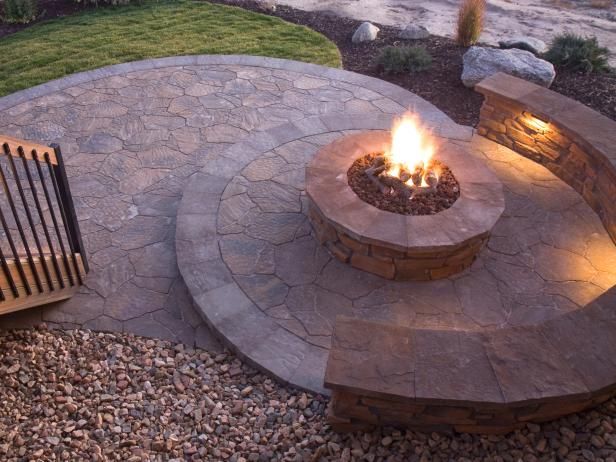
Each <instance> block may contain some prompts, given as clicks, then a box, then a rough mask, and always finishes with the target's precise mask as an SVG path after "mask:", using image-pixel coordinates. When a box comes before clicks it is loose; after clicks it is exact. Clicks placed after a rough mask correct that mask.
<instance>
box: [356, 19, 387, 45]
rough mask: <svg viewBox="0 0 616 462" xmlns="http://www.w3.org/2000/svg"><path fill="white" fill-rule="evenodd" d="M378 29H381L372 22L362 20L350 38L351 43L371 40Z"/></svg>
mask: <svg viewBox="0 0 616 462" xmlns="http://www.w3.org/2000/svg"><path fill="white" fill-rule="evenodd" d="M380 30H381V29H379V28H378V27H376V26H375V25H374V24H372V23H369V22H364V23H362V24H361V26H359V27H358V28H357V30H356V31H355V33H354V34H353V38H352V39H351V40H352V41H353V43H360V42H372V41H373V40H376V36H377V34H378V33H379V31H380Z"/></svg>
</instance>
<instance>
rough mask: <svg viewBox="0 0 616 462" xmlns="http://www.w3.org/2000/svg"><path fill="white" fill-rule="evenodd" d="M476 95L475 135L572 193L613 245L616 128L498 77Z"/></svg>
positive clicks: (558, 98) (565, 101)
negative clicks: (479, 98)
mask: <svg viewBox="0 0 616 462" xmlns="http://www.w3.org/2000/svg"><path fill="white" fill-rule="evenodd" d="M475 90H476V91H478V92H479V93H481V94H483V95H484V96H485V100H484V103H483V107H482V108H481V118H480V122H479V125H478V126H477V132H478V133H479V134H480V135H482V136H485V137H486V138H489V139H491V140H493V141H496V142H497V143H499V144H502V145H504V146H507V147H508V148H510V149H512V150H513V151H516V152H517V153H519V154H522V155H524V156H526V157H529V158H531V159H532V160H534V161H536V162H538V163H540V164H542V165H544V166H545V167H546V168H548V169H549V170H550V171H552V172H553V173H554V174H555V175H556V176H558V177H559V178H561V179H562V180H563V181H565V183H567V184H569V185H570V186H571V187H573V188H574V189H575V190H576V191H577V192H578V193H580V194H581V195H582V197H583V198H584V200H585V201H586V202H587V203H588V204H589V205H590V206H591V207H592V209H593V210H594V211H595V212H596V213H597V215H599V217H600V218H601V220H602V221H603V224H604V226H605V228H606V230H607V232H608V234H609V235H610V236H611V237H612V240H614V242H616V200H615V199H616V122H615V121H613V120H611V119H609V118H607V117H605V116H604V115H602V114H599V113H598V112H596V111H594V110H592V109H590V108H589V107H587V106H585V105H583V104H582V103H579V102H577V101H574V100H572V99H570V98H567V97H565V96H563V95H560V94H558V93H556V92H553V91H551V90H548V89H546V88H543V87H540V86H538V85H535V84H533V83H530V82H527V81H525V80H522V79H518V78H516V77H512V76H510V75H506V74H502V73H499V74H496V75H494V76H492V77H489V78H487V79H485V80H483V81H482V82H481V83H479V84H477V85H476V86H475Z"/></svg>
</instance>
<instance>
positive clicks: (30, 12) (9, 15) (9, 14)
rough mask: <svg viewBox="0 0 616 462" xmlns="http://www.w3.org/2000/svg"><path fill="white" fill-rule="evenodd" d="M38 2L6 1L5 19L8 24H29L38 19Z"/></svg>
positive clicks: (24, 0) (31, 0)
mask: <svg viewBox="0 0 616 462" xmlns="http://www.w3.org/2000/svg"><path fill="white" fill-rule="evenodd" d="M36 1H37V0H5V2H4V17H3V18H2V19H3V20H4V21H5V22H8V23H13V24H14V23H19V24H27V23H29V22H32V21H34V20H35V19H36V16H37V3H36Z"/></svg>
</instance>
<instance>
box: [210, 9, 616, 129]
mask: <svg viewBox="0 0 616 462" xmlns="http://www.w3.org/2000/svg"><path fill="white" fill-rule="evenodd" d="M213 1H214V2H216V3H225V4H231V5H236V6H241V7H242V8H246V9H250V10H253V11H260V12H264V11H263V9H262V8H260V7H259V5H258V3H256V2H254V1H252V0H213ZM265 13H267V12H265ZM269 14H273V15H275V16H278V17H280V18H282V19H284V20H286V21H289V22H292V23H296V24H301V25H305V26H307V27H310V28H311V29H314V30H316V31H318V32H320V33H322V34H323V35H325V36H326V37H327V38H329V39H330V40H331V41H333V42H334V43H335V44H336V45H337V46H338V48H339V49H340V53H341V54H342V63H343V66H344V68H345V69H347V70H350V71H354V72H358V73H360V74H365V75H370V76H373V77H378V78H380V79H383V80H387V81H388V82H392V83H394V84H396V85H399V86H401V87H403V88H406V89H407V90H409V91H411V92H413V93H415V94H416V95H418V96H421V97H422V98H424V99H425V100H427V101H429V102H431V103H432V104H434V105H435V106H436V107H438V108H439V109H440V110H441V111H443V112H444V113H446V114H447V115H448V116H449V117H451V118H452V119H453V120H454V121H456V122H457V123H459V124H462V125H470V126H475V125H476V124H477V122H478V121H479V109H480V107H481V103H482V101H483V97H482V96H481V95H480V94H478V93H476V92H475V91H473V90H471V89H469V88H466V87H465V86H464V85H463V84H462V81H461V80H460V76H461V75H462V56H463V55H464V53H465V52H466V48H463V47H460V46H458V45H457V44H456V43H455V42H454V41H453V40H451V39H448V38H444V37H429V38H427V39H424V40H400V39H399V38H398V33H399V29H397V28H395V27H390V26H384V25H381V24H377V25H378V27H379V28H380V29H381V31H380V32H379V35H378V37H377V39H376V40H375V41H373V42H364V43H359V44H354V43H352V42H351V37H352V36H353V32H355V29H357V27H358V26H359V25H360V24H361V21H356V20H354V19H349V18H341V17H339V16H337V15H335V14H333V13H330V12H310V11H301V10H297V9H294V8H291V7H287V6H281V5H279V6H278V7H277V8H276V11H275V12H273V13H271V12H270V13H269ZM388 45H421V46H424V47H426V49H427V50H428V51H429V52H430V54H431V55H432V58H433V60H432V67H431V68H430V69H429V70H426V71H422V72H418V73H415V74H410V75H409V74H401V75H389V74H384V73H383V72H381V71H380V70H379V69H377V67H376V65H375V60H376V58H377V56H378V55H379V53H380V51H381V50H382V49H383V48H384V47H386V46H388ZM551 89H552V90H554V91H556V92H558V93H561V94H563V95H565V96H568V97H570V98H573V99H576V100H578V101H580V102H582V103H583V104H586V105H587V106H590V107H591V108H593V109H594V110H596V111H598V112H601V113H602V114H604V115H606V116H607V117H609V118H611V119H613V120H616V74H595V75H586V74H582V73H575V72H569V71H565V70H562V69H557V76H556V80H555V81H554V84H553V85H552V87H551ZM411 109H412V108H411Z"/></svg>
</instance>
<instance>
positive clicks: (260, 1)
mask: <svg viewBox="0 0 616 462" xmlns="http://www.w3.org/2000/svg"><path fill="white" fill-rule="evenodd" d="M257 5H258V6H259V8H260V9H261V10H263V11H267V12H269V13H273V12H274V11H276V0H257Z"/></svg>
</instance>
